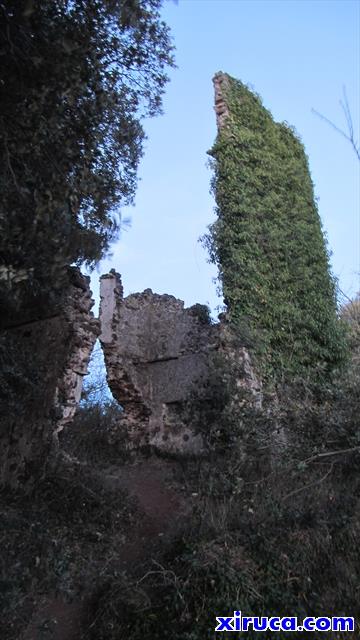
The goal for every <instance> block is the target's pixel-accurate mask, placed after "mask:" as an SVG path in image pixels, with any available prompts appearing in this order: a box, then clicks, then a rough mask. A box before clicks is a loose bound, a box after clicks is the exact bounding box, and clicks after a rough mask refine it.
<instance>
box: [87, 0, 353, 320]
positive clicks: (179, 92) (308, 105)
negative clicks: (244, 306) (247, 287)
mask: <svg viewBox="0 0 360 640" xmlns="http://www.w3.org/2000/svg"><path fill="white" fill-rule="evenodd" d="M162 13H163V18H164V20H165V21H166V22H167V23H168V25H169V26H170V28H171V31H172V35H173V39H174V42H175V45H176V49H177V51H176V63H177V65H178V68H177V69H175V70H172V71H171V73H170V76H171V82H170V84H169V85H168V87H167V90H166V95H165V98H164V115H163V116H160V117H158V118H156V119H153V120H149V121H146V122H145V129H146V133H147V136H148V139H147V141H146V148H145V156H144V158H143V160H142V163H141V167H140V178H141V182H140V183H139V188H138V193H137V197H136V203H135V206H134V207H131V208H130V209H127V210H124V211H123V216H124V217H126V216H129V215H130V217H131V219H132V224H131V227H130V228H129V229H128V230H127V231H124V232H123V233H122V236H121V239H120V240H119V241H118V242H117V243H116V244H115V245H114V246H113V248H112V254H113V255H112V258H111V259H109V260H105V261H103V262H102V263H101V264H100V267H99V269H98V272H99V273H100V274H101V273H106V272H107V271H108V270H109V269H110V268H111V267H114V268H115V269H116V270H117V271H119V272H120V273H121V274H122V277H123V284H124V289H125V294H128V293H130V292H135V291H142V290H144V289H146V288H148V287H150V288H151V289H153V291H156V292H158V293H170V294H172V295H175V296H176V297H179V298H181V299H183V300H185V302H186V304H187V305H191V304H194V303H195V302H200V303H205V304H206V303H207V304H209V305H210V307H211V308H212V309H213V310H214V309H215V308H216V306H217V305H218V304H219V302H221V301H220V300H219V299H218V298H217V295H216V287H215V284H214V283H213V278H214V277H215V276H216V268H215V267H213V266H212V265H209V264H208V263H207V255H206V252H205V251H204V250H203V249H202V247H201V245H200V244H199V242H198V238H199V236H201V235H202V234H203V233H204V232H205V231H206V228H207V226H208V224H209V223H211V221H212V220H213V219H214V201H213V198H212V196H211V195H210V193H209V188H210V179H211V171H210V169H209V168H208V167H207V158H208V156H207V153H206V152H207V150H208V149H210V147H211V146H212V144H213V141H214V139H215V136H216V125H215V114H214V111H213V86H212V77H213V75H214V73H215V72H216V71H219V70H221V71H225V72H227V73H229V74H230V75H233V76H234V77H236V78H238V79H240V80H241V81H243V82H245V83H248V84H249V85H251V86H252V87H253V88H254V90H255V91H256V92H257V93H259V94H260V95H261V96H262V99H263V103H264V105H265V106H266V107H267V108H268V109H269V110H270V111H271V112H272V114H273V116H274V118H275V120H277V121H284V120H286V121H287V122H289V123H290V124H291V125H293V126H295V128H296V130H297V132H298V134H299V135H300V137H301V139H302V141H303V143H304V145H305V149H306V152H307V155H308V156H309V162H310V170H311V173H312V178H313V181H314V185H315V195H316V197H317V198H318V199H319V201H318V206H319V213H320V216H321V219H322V222H323V227H324V231H325V233H326V235H327V238H328V243H329V248H330V249H331V251H332V258H331V262H332V269H333V272H334V274H335V275H336V276H337V277H338V278H339V283H340V287H341V289H342V290H343V291H344V292H345V293H346V294H347V295H348V296H352V295H354V294H355V293H356V291H358V290H359V289H360V283H359V272H360V264H359V263H360V257H359V251H360V249H359V247H360V202H359V192H360V184H359V164H358V162H357V159H356V157H355V154H354V152H353V151H352V149H351V147H350V145H349V143H348V142H346V140H344V139H343V138H342V137H341V136H340V135H339V134H337V133H336V132H335V131H333V130H332V129H331V128H330V127H329V126H328V125H327V124H326V123H325V122H323V121H321V120H320V119H319V118H317V117H316V116H315V115H314V114H313V113H312V111H311V110H312V108H314V109H316V110H318V111H319V112H321V113H323V114H324V115H325V116H326V117H327V118H329V119H330V120H332V121H333V122H334V123H336V124H338V125H339V126H343V125H344V116H343V113H342V111H341V106H340V104H339V100H340V99H341V97H342V87H343V85H345V86H346V90H347V95H348V100H349V104H350V108H351V112H352V116H353V121H354V127H355V131H356V133H357V137H358V139H359V138H360V132H359V103H360V69H359V62H360V46H359V32H360V4H359V2H355V1H352V0H341V1H340V2H338V1H337V0H333V1H328V0H316V1H313V0H300V1H297V0H281V1H273V0H265V1H262V0H251V1H248V0H179V2H178V4H175V3H173V2H166V3H165V5H164V8H163V12H162ZM97 279H98V274H97V273H96V272H95V273H94V274H93V278H92V288H93V291H94V294H95V296H96V297H97V292H98V284H97ZM215 315H216V314H215Z"/></svg>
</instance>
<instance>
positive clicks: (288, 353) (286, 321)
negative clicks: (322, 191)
mask: <svg viewBox="0 0 360 640" xmlns="http://www.w3.org/2000/svg"><path fill="white" fill-rule="evenodd" d="M223 79H224V80H225V81H223V83H222V87H224V89H223V92H224V96H223V97H224V100H225V103H226V107H227V116H226V119H225V123H224V125H223V126H222V127H221V128H220V130H219V132H218V136H217V139H216V141H215V144H214V146H213V148H212V149H211V151H210V152H209V154H210V155H211V156H212V158H213V163H212V164H213V169H214V176H213V181H212V188H213V192H214V195H215V199H216V206H217V207H216V208H217V220H216V221H215V223H214V224H213V225H212V226H211V227H210V229H209V234H208V235H207V236H205V239H204V241H205V244H206V245H207V247H208V249H209V252H210V260H211V261H212V262H213V263H215V264H216V265H217V266H218V269H219V280H220V283H221V286H222V290H223V295H224V301H225V304H226V305H227V308H228V312H229V315H230V319H231V321H232V323H233V325H234V326H235V328H237V330H240V328H241V331H243V330H244V327H246V333H247V334H249V336H250V340H249V342H250V346H252V347H253V348H254V349H255V351H256V352H257V354H258V356H259V361H260V363H261V365H262V368H263V371H264V374H265V377H266V376H269V377H272V378H274V377H275V378H277V379H283V378H284V377H288V376H294V375H295V376H303V377H306V378H308V379H313V380H317V381H318V380H320V379H323V378H324V377H326V376H328V375H329V373H330V372H331V371H332V370H333V369H334V368H336V367H338V366H339V365H340V364H341V362H342V361H343V359H344V357H345V353H346V340H345V334H344V330H343V327H342V325H341V323H340V321H339V319H338V317H337V305H336V282H335V280H334V278H333V277H332V276H331V274H330V270H329V253H328V250H327V246H326V242H325V240H324V236H323V232H322V227H321V221H320V217H319V214H318V210H317V206H316V202H315V198H314V191H313V184H312V180H311V176H310V172H309V167H308V160H307V157H306V155H305V152H304V148H303V145H302V143H301V141H300V140H299V138H298V136H297V134H296V132H295V130H294V129H293V128H292V127H290V126H289V125H288V124H287V123H281V124H279V123H276V122H274V120H273V118H272V116H271V114H270V112H269V111H268V110H267V109H265V108H264V107H263V105H262V102H261V99H260V98H259V97H258V96H257V95H255V94H254V93H253V92H252V91H250V90H249V89H248V88H247V87H246V86H245V85H244V84H243V83H241V82H240V81H238V80H235V79H233V78H231V77H230V76H228V75H226V76H225V77H223Z"/></svg>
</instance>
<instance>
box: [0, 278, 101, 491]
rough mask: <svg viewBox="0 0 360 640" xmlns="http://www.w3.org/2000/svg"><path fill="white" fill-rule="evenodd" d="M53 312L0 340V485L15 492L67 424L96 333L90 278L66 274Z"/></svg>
mask: <svg viewBox="0 0 360 640" xmlns="http://www.w3.org/2000/svg"><path fill="white" fill-rule="evenodd" d="M67 281H68V286H67V288H66V289H65V291H64V298H63V301H62V303H61V306H59V307H58V308H57V312H56V313H54V314H53V315H52V316H51V317H43V318H42V319H39V318H38V309H36V308H35V306H34V317H35V320H31V315H30V312H29V314H28V316H27V318H26V321H24V320H23V319H22V318H21V317H18V318H14V319H13V322H12V325H11V327H8V328H5V329H4V330H3V331H2V332H1V335H0V364H1V367H0V369H1V382H2V384H1V385H0V386H1V388H0V422H1V431H0V433H1V435H0V463H1V465H0V467H1V471H0V484H1V485H11V486H13V487H16V486H17V485H18V484H20V483H21V484H27V483H28V482H32V481H34V480H35V478H36V477H37V476H38V475H39V474H41V472H42V469H43V468H44V465H46V462H47V459H48V456H49V454H50V453H51V450H52V447H53V442H54V435H56V433H57V432H58V431H60V430H61V429H62V428H63V427H64V425H65V424H66V423H67V422H69V421H70V420H71V419H72V417H73V414H74V412H75V408H76V403H77V401H78V400H79V398H80V393H81V386H82V379H83V376H84V374H85V373H86V369H87V364H88V361H89V358H90V354H91V351H92V348H93V345H94V343H95V340H96V337H97V335H98V333H99V325H98V320H96V319H95V318H94V316H93V314H92V313H91V307H92V305H93V301H92V300H91V292H90V289H89V278H86V277H84V276H82V275H81V273H80V272H79V271H78V270H77V269H69V270H68V273H67Z"/></svg>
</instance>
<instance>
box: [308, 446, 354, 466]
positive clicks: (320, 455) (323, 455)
mask: <svg viewBox="0 0 360 640" xmlns="http://www.w3.org/2000/svg"><path fill="white" fill-rule="evenodd" d="M353 451H360V445H358V446H356V447H351V448H350V449H338V451H325V452H324V453H317V454H316V455H315V456H311V458H307V459H306V460H303V461H302V462H304V463H305V464H307V463H308V462H313V460H318V459H319V458H329V457H330V456H337V455H339V454H343V453H352V452H353Z"/></svg>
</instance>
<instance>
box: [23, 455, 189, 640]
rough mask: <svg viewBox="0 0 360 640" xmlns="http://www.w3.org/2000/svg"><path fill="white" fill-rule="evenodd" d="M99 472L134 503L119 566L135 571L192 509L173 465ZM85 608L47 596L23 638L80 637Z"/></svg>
mask: <svg viewBox="0 0 360 640" xmlns="http://www.w3.org/2000/svg"><path fill="white" fill-rule="evenodd" d="M96 474H97V475H98V477H99V478H100V479H101V482H102V484H103V486H104V488H105V489H109V490H111V491H114V490H115V491H116V490H117V489H119V491H120V490H121V491H124V490H125V491H126V492H127V493H128V495H129V496H130V497H131V498H133V499H134V501H135V504H136V507H137V510H138V515H137V517H136V521H135V524H134V528H133V530H131V531H128V535H127V539H126V541H125V542H124V544H123V546H122V547H120V548H119V553H118V557H117V558H116V569H117V570H118V571H127V572H130V571H131V572H132V571H134V570H135V571H136V567H137V566H140V565H141V564H142V563H144V562H145V561H146V560H148V559H149V558H150V557H151V556H152V555H153V553H154V552H155V551H156V550H159V547H160V546H163V545H164V544H166V543H167V542H169V540H171V538H172V537H173V535H174V533H175V532H176V530H177V528H178V526H179V522H180V520H183V519H184V518H185V517H186V514H187V513H188V506H187V505H188V503H187V502H186V500H185V498H184V496H183V495H182V494H181V492H180V491H179V490H178V489H176V488H175V486H174V478H173V474H174V463H171V462H167V461H164V460H160V459H156V458H148V459H143V460H140V461H138V462H136V463H135V464H132V465H124V466H122V467H116V466H112V467H109V468H108V469H103V470H98V471H96ZM86 607H87V603H86V602H74V603H71V604H69V603H66V602H64V601H63V600H61V599H59V598H56V597H51V596H49V597H48V598H43V599H42V601H41V603H40V606H38V607H37V609H36V611H35V612H34V614H33V616H32V620H31V622H30V624H29V626H28V627H27V629H26V632H25V634H24V635H23V636H22V638H21V640H42V639H44V640H79V638H80V635H81V620H82V618H83V616H84V614H85V611H86Z"/></svg>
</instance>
